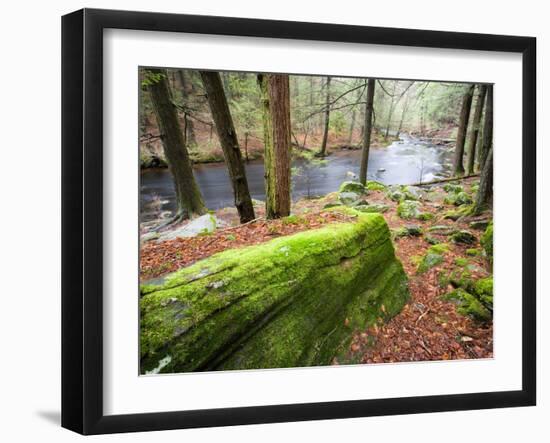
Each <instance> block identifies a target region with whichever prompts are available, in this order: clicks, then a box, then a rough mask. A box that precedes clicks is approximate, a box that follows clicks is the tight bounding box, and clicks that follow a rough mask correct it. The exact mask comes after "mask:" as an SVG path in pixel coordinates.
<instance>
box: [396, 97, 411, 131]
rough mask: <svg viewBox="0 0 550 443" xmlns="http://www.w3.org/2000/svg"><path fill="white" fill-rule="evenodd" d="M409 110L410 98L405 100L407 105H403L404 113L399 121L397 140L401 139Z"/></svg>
mask: <svg viewBox="0 0 550 443" xmlns="http://www.w3.org/2000/svg"><path fill="white" fill-rule="evenodd" d="M408 110H409V96H408V95H407V97H406V98H405V103H403V111H402V112H401V120H399V127H398V128H397V134H396V135H395V136H396V137H397V138H399V135H400V134H401V130H402V129H403V122H404V121H405V116H406V115H407V111H408Z"/></svg>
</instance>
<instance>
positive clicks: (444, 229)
mask: <svg viewBox="0 0 550 443" xmlns="http://www.w3.org/2000/svg"><path fill="white" fill-rule="evenodd" d="M428 232H432V233H434V234H441V235H451V234H454V233H455V232H456V228H455V227H454V226H447V225H435V226H430V227H429V228H428Z"/></svg>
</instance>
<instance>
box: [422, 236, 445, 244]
mask: <svg viewBox="0 0 550 443" xmlns="http://www.w3.org/2000/svg"><path fill="white" fill-rule="evenodd" d="M424 240H426V242H427V243H429V244H430V245H438V244H440V243H441V241H439V240H438V239H437V238H435V237H432V236H431V235H426V236H424Z"/></svg>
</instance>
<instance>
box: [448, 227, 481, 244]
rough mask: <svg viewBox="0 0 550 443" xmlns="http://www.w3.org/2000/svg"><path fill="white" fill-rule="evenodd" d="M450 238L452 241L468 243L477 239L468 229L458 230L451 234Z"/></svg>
mask: <svg viewBox="0 0 550 443" xmlns="http://www.w3.org/2000/svg"><path fill="white" fill-rule="evenodd" d="M451 240H452V241H453V242H454V243H465V244H468V245H470V244H473V243H475V242H476V240H477V239H476V236H475V235H474V234H472V233H471V232H470V231H466V230H460V231H456V232H455V233H454V234H452V235H451Z"/></svg>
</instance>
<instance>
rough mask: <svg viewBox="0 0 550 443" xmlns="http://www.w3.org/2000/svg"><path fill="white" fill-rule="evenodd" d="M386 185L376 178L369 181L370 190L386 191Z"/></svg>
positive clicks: (368, 188) (368, 187)
mask: <svg viewBox="0 0 550 443" xmlns="http://www.w3.org/2000/svg"><path fill="white" fill-rule="evenodd" d="M385 189H386V185H385V184H383V183H380V182H377V181H374V180H370V181H367V190H368V191H384V190H385Z"/></svg>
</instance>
